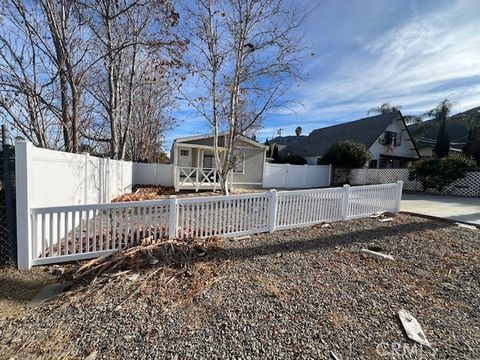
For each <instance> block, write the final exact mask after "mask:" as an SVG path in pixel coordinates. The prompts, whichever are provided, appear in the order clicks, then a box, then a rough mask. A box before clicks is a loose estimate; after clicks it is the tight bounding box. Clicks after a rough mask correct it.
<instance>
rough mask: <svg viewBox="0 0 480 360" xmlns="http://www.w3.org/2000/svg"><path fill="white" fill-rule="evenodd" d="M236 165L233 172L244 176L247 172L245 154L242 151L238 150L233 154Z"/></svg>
mask: <svg viewBox="0 0 480 360" xmlns="http://www.w3.org/2000/svg"><path fill="white" fill-rule="evenodd" d="M233 157H234V161H235V165H234V166H233V172H234V173H238V174H243V173H244V171H245V153H244V152H243V151H241V150H236V151H235V152H234V153H233Z"/></svg>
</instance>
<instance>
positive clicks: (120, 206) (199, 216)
mask: <svg viewBox="0 0 480 360" xmlns="http://www.w3.org/2000/svg"><path fill="white" fill-rule="evenodd" d="M401 194H402V182H398V183H394V184H384V185H371V186H358V187H349V186H348V185H345V186H344V187H341V188H327V189H311V190H296V191H278V192H277V191H275V190H271V191H270V192H265V193H256V194H244V195H230V196H208V197H196V198H178V199H177V198H176V197H175V196H172V197H170V198H169V199H165V200H154V201H135V202H123V203H109V204H93V205H76V206H59V207H38V208H31V209H30V217H29V219H28V223H27V224H25V226H26V227H27V229H28V231H26V233H28V236H25V237H24V238H19V239H18V241H22V242H25V243H24V244H23V246H22V249H25V251H23V252H22V253H19V267H21V268H25V269H28V268H30V267H31V266H32V265H40V264H50V263H58V262H65V261H72V260H81V259H88V258H93V257H97V256H100V255H104V254H107V253H109V252H112V251H116V250H119V249H121V248H124V247H127V246H130V245H132V244H136V243H138V242H139V241H140V240H142V239H144V238H147V237H151V238H152V239H153V240H159V239H174V238H198V237H208V236H238V235H243V234H254V233H260V232H273V231H275V230H281V229H289V228H295V227H303V226H308V225H312V224H318V223H321V222H331V221H338V220H347V219H354V218H359V217H365V216H368V215H370V214H373V213H376V212H380V211H391V212H396V211H398V210H399V207H400V200H401Z"/></svg>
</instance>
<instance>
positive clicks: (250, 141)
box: [174, 131, 266, 149]
mask: <svg viewBox="0 0 480 360" xmlns="http://www.w3.org/2000/svg"><path fill="white" fill-rule="evenodd" d="M227 134H228V132H227V131H221V132H219V133H218V136H219V137H224V136H226V135H227ZM211 138H213V134H205V135H194V136H185V137H181V138H176V139H175V140H174V143H188V142H191V141H197V140H207V139H211ZM237 139H239V140H241V141H242V142H245V143H247V144H250V145H253V146H255V147H259V148H261V149H266V146H265V145H264V144H261V143H259V142H258V141H256V140H253V139H251V138H249V137H247V136H244V135H240V134H239V135H237Z"/></svg>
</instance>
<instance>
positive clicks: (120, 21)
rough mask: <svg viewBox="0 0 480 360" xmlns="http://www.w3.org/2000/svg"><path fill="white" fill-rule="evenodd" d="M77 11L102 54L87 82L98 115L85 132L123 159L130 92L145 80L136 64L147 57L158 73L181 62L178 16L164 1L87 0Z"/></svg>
mask: <svg viewBox="0 0 480 360" xmlns="http://www.w3.org/2000/svg"><path fill="white" fill-rule="evenodd" d="M82 6H83V12H82V16H83V19H84V21H85V22H86V23H87V24H88V26H89V28H90V30H91V32H92V34H94V38H95V44H96V49H97V51H98V54H97V56H100V57H101V58H102V61H99V62H98V64H97V66H96V73H95V74H92V76H91V77H90V82H89V90H88V91H89V94H90V96H91V97H92V98H93V99H94V100H95V101H96V102H98V104H99V105H100V108H99V109H98V110H97V115H100V116H98V117H95V118H93V119H92V123H91V127H90V129H89V130H90V133H89V134H86V135H85V136H86V137H88V138H91V139H94V140H95V141H100V142H104V143H108V144H109V148H110V149H109V152H110V156H111V157H112V158H114V159H123V158H124V157H125V153H126V146H127V141H128V137H129V132H130V130H131V128H132V119H133V115H134V112H135V111H136V110H135V106H136V105H135V92H136V91H139V89H141V86H139V82H141V81H143V80H144V79H143V78H142V77H141V76H139V74H138V67H139V66H140V65H141V64H142V63H145V62H150V64H151V65H152V66H154V67H155V69H156V70H157V71H158V74H159V75H158V76H161V74H162V73H163V74H165V73H167V72H170V71H172V70H174V69H178V68H179V67H180V66H181V53H182V49H183V46H184V44H183V42H182V41H181V39H179V37H178V36H177V33H176V32H175V27H176V26H177V25H178V21H179V16H178V14H177V13H176V11H175V9H174V7H173V5H172V4H171V3H170V2H169V1H155V0H145V1H138V0H137V1H132V0H122V1H112V0H92V1H86V2H84V3H82Z"/></svg>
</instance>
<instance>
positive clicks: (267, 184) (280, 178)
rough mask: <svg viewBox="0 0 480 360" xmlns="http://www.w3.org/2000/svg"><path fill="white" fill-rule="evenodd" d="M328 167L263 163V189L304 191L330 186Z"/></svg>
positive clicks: (329, 170)
mask: <svg viewBox="0 0 480 360" xmlns="http://www.w3.org/2000/svg"><path fill="white" fill-rule="evenodd" d="M330 176H331V166H330V165H291V164H272V163H265V170H264V176H263V187H264V188H277V189H305V188H307V189H308V188H319V187H327V186H330Z"/></svg>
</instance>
